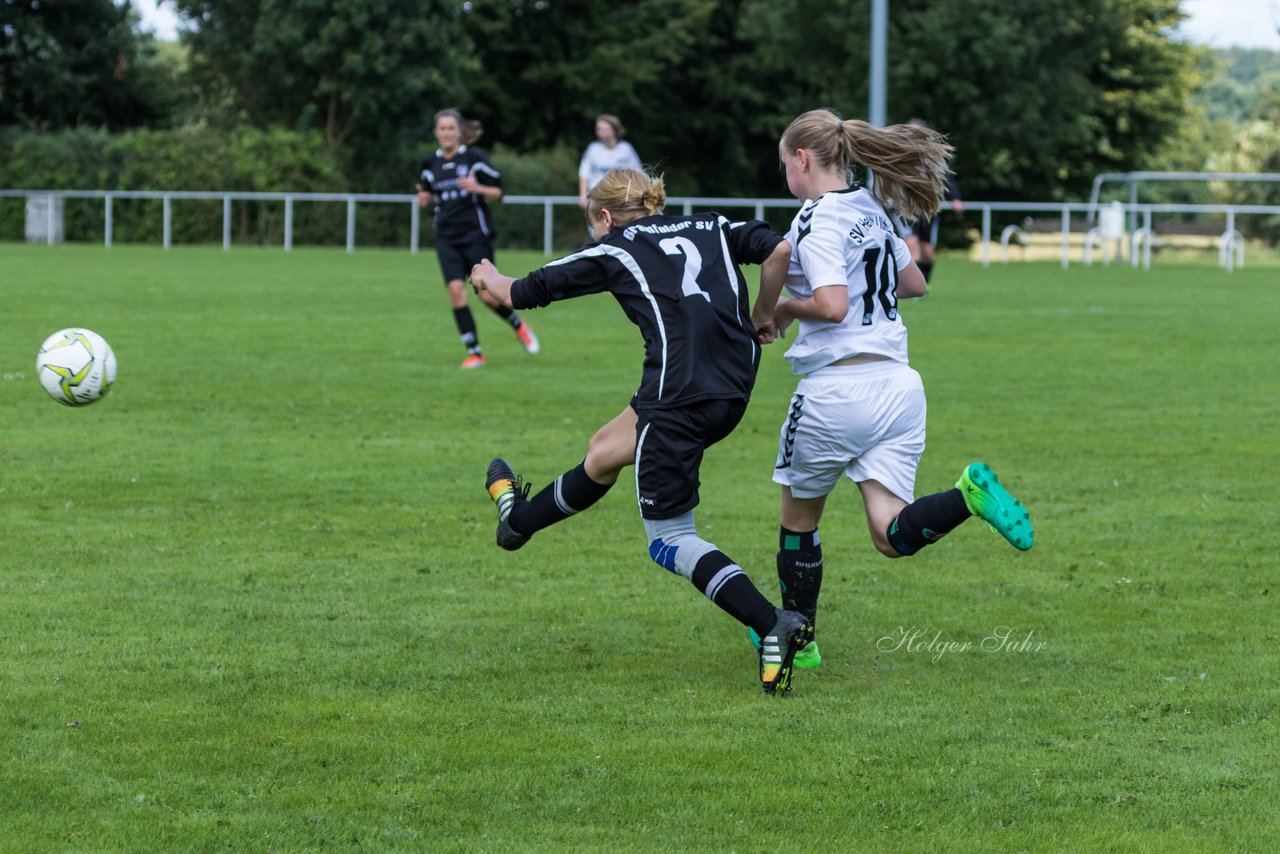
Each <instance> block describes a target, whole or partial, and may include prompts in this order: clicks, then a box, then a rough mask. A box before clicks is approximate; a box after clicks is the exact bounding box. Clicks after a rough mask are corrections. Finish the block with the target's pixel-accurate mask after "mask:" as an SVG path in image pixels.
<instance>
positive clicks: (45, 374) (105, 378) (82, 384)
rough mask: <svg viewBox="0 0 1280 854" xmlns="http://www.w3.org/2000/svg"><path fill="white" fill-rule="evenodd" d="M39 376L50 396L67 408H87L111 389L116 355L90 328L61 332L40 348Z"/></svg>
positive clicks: (37, 363)
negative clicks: (86, 406)
mask: <svg viewBox="0 0 1280 854" xmlns="http://www.w3.org/2000/svg"><path fill="white" fill-rule="evenodd" d="M36 373H37V374H38V375H39V377H40V385H42V386H44V390H45V391H47V392H49V396H50V397H52V398H53V399H54V400H56V401H58V403H61V404H64V405H66V406H85V405H87V404H90V403H93V402H94V401H95V400H98V399H99V398H101V397H102V396H103V395H104V394H106V393H107V392H108V391H110V390H111V384H112V383H114V382H115V381H116V354H115V353H112V352H111V346H110V345H109V344H107V342H106V341H105V340H104V339H103V337H102V336H101V335H99V334H98V333H96V332H92V331H90V330H88V329H81V328H79V327H73V328H71V329H60V330H58V331H57V332H55V333H53V334H52V335H50V336H49V337H48V338H46V339H45V341H44V343H43V344H41V345H40V355H38V356H36Z"/></svg>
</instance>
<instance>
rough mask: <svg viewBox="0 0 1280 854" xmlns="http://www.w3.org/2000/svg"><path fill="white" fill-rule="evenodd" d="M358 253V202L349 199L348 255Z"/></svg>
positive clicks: (349, 197)
mask: <svg viewBox="0 0 1280 854" xmlns="http://www.w3.org/2000/svg"><path fill="white" fill-rule="evenodd" d="M355 251H356V200H355V197H354V196H348V197H347V254H348V255H350V254H351V253H352V252H355Z"/></svg>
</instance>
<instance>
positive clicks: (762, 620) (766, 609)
mask: <svg viewBox="0 0 1280 854" xmlns="http://www.w3.org/2000/svg"><path fill="white" fill-rule="evenodd" d="M690 580H691V581H692V582H693V586H694V587H696V588H698V590H700V591H702V593H703V595H705V596H706V597H707V598H708V599H710V600H711V601H712V602H714V603H716V605H717V606H719V607H720V609H721V610H723V611H724V612H725V613H727V614H728V615H729V616H731V617H733V618H734V619H735V620H737V621H738V622H739V623H742V625H744V626H750V627H751V628H752V629H754V630H755V633H756V634H757V635H759V636H760V637H764V636H765V635H767V634H769V632H771V631H773V626H774V623H776V622H778V609H777V608H775V607H773V603H772V602H770V601H769V600H768V599H766V598H764V594H762V593H761V592H760V591H759V590H757V589H756V586H755V585H754V584H752V583H751V579H750V578H747V574H746V573H745V572H743V571H742V568H741V567H739V566H738V565H737V564H735V563H734V562H733V561H732V560H730V559H729V556H728V555H726V554H725V553H724V552H722V551H720V550H718V549H717V550H716V551H713V552H708V553H707V554H705V555H703V556H702V558H701V559H700V560H699V561H698V565H697V566H695V567H694V568H693V577H692V578H691V579H690Z"/></svg>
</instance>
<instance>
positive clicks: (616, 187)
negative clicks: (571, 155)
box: [587, 169, 667, 225]
mask: <svg viewBox="0 0 1280 854" xmlns="http://www.w3.org/2000/svg"><path fill="white" fill-rule="evenodd" d="M666 205H667V190H666V187H665V186H663V183H662V179H661V178H659V177H658V176H657V175H651V174H649V173H647V172H641V171H639V170H638V169H610V170H609V171H608V172H606V173H605V176H604V177H603V178H601V179H600V181H599V183H597V184H596V185H595V186H594V187H592V188H591V191H590V192H589V193H587V211H588V213H589V214H590V216H591V218H592V219H593V220H594V219H597V218H599V216H600V211H602V210H608V211H609V213H610V214H612V215H613V221H614V223H615V224H617V225H626V224H627V223H630V222H633V221H634V220H637V219H641V218H642V217H646V216H653V215H654V214H660V213H662V210H663V208H665V207H666Z"/></svg>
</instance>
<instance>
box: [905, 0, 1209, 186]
mask: <svg viewBox="0 0 1280 854" xmlns="http://www.w3.org/2000/svg"><path fill="white" fill-rule="evenodd" d="M894 14H895V17H894V20H893V36H892V39H893V52H892V56H893V57H894V60H893V64H892V68H891V72H890V78H891V80H892V81H893V83H892V89H891V95H890V105H891V110H892V111H893V113H894V118H896V119H899V120H901V119H903V118H906V117H908V116H911V115H917V116H921V117H923V118H925V119H926V120H927V121H929V123H930V124H932V125H933V126H935V127H937V128H939V129H941V130H943V131H945V132H947V133H948V134H949V135H950V137H951V140H952V142H953V143H954V144H955V145H956V147H957V171H958V173H959V174H960V175H961V176H962V178H963V185H964V186H965V189H966V192H967V193H968V194H970V195H982V196H986V197H990V198H1002V197H1014V198H1017V197H1021V198H1054V197H1059V198H1060V197H1064V196H1067V195H1073V194H1078V193H1080V192H1082V191H1083V190H1084V189H1087V187H1088V185H1089V182H1090V181H1091V179H1092V177H1093V176H1094V175H1095V174H1096V173H1098V172H1102V171H1112V170H1119V169H1128V168H1135V167H1136V166H1137V165H1138V164H1139V163H1140V162H1141V161H1142V160H1143V159H1144V158H1145V157H1146V156H1148V155H1149V154H1150V153H1151V152H1152V151H1154V150H1155V149H1156V148H1158V147H1159V145H1160V143H1161V141H1162V140H1163V139H1164V137H1165V136H1166V135H1168V134H1169V133H1171V132H1173V131H1174V130H1175V129H1176V128H1177V127H1178V124H1179V122H1180V121H1181V120H1182V117H1183V116H1184V115H1185V113H1186V110H1187V100H1188V96H1189V94H1190V93H1191V91H1192V90H1193V88H1194V86H1195V84H1196V82H1197V80H1198V70H1197V69H1198V62H1199V61H1200V52H1199V51H1198V50H1197V49H1196V48H1193V47H1191V46H1189V45H1186V44H1184V43H1181V42H1179V41H1177V40H1176V39H1174V38H1173V30H1174V28H1175V27H1176V26H1177V24H1178V23H1179V21H1181V20H1182V18H1183V17H1184V15H1183V14H1182V12H1181V11H1180V10H1179V8H1178V2H1177V0H1030V2H1026V3H1022V4H1020V5H1019V6H1018V8H1017V13H1016V14H1014V13H1012V12H1011V10H1010V7H1009V4H1008V3H1007V2H1004V0H965V2H963V3H960V2H948V3H938V2H926V0H897V2H895V3H894Z"/></svg>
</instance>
